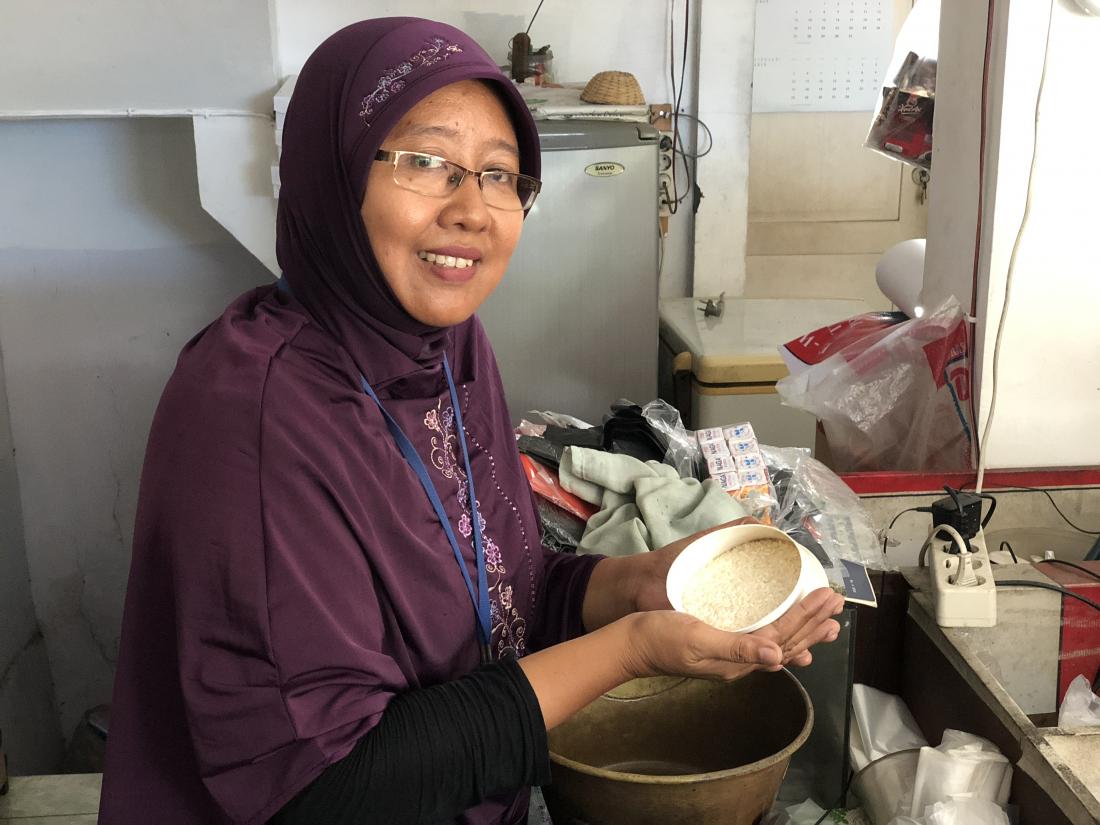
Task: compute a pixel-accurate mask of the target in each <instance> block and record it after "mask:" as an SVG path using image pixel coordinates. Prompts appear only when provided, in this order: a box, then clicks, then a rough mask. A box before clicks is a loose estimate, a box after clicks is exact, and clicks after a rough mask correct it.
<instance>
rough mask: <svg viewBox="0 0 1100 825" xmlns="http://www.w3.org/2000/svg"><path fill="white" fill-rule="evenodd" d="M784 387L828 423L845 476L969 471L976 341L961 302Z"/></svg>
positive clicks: (781, 389) (793, 402) (881, 335)
mask: <svg viewBox="0 0 1100 825" xmlns="http://www.w3.org/2000/svg"><path fill="white" fill-rule="evenodd" d="M876 335H877V337H876V338H874V339H873V340H872V341H871V342H870V344H869V345H868V343H867V342H866V341H863V340H861V341H857V342H855V344H852V345H851V346H849V347H845V348H844V349H842V350H841V351H840V352H838V353H836V354H835V355H832V356H830V357H829V358H826V359H825V360H824V361H822V362H821V363H819V364H815V365H813V366H810V367H807V368H806V369H805V370H803V371H801V372H799V373H797V374H792V375H788V376H787V377H785V378H783V379H781V380H780V381H779V382H778V383H777V384H776V391H777V392H778V393H779V395H780V396H781V398H782V400H783V403H784V404H786V405H787V406H790V407H795V408H796V409H800V410H805V411H806V412H809V413H812V414H813V415H815V416H817V418H818V419H820V421H821V423H822V426H823V427H824V429H825V435H826V436H827V438H828V442H829V449H830V451H831V453H832V456H833V466H834V467H835V468H836V469H837V471H838V472H851V471H859V470H881V469H890V470H911V471H919V472H943V471H952V470H968V469H969V468H970V466H971V440H972V432H973V427H972V423H971V420H970V334H969V327H968V326H967V323H966V319H965V318H964V316H963V312H962V309H961V308H960V307H959V304H958V302H957V301H956V300H955V299H954V297H949V298H948V300H947V301H945V302H944V304H943V305H942V306H940V307H939V308H938V309H936V310H935V311H934V312H931V313H929V314H927V315H924V316H922V317H921V318H914V319H912V320H909V321H905V322H903V323H901V324H897V325H896V326H892V327H889V328H887V329H884V330H882V331H880V332H878V333H876Z"/></svg>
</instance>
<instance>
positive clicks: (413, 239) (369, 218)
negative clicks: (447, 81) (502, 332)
mask: <svg viewBox="0 0 1100 825" xmlns="http://www.w3.org/2000/svg"><path fill="white" fill-rule="evenodd" d="M381 148H382V149H385V150H389V151H398V150H405V151H414V152H424V153H427V154H431V155H438V156H439V157H443V158H446V159H447V160H450V161H454V162H455V163H457V164H459V165H460V166H464V167H466V168H467V169H474V170H481V169H486V168H489V167H492V168H496V169H504V170H508V171H512V172H518V171H519V148H518V145H517V142H516V134H515V130H514V129H513V128H512V124H511V121H510V120H509V119H508V114H507V112H506V111H505V109H504V105H503V104H502V103H501V102H500V101H499V100H498V99H497V97H496V95H495V94H493V92H492V91H491V90H490V89H489V88H487V87H486V86H485V85H484V84H483V83H481V82H479V81H476V80H464V81H461V82H459V83H453V84H451V85H450V86H444V87H443V88H442V89H439V90H438V91H436V92H433V93H432V94H431V95H429V96H428V97H426V98H424V99H423V100H421V101H420V102H419V103H417V104H416V106H414V107H413V108H412V109H411V110H410V111H409V113H408V114H406V115H405V117H404V118H403V119H402V120H401V121H400V122H399V123H398V124H397V125H396V126H395V127H394V128H393V131H391V132H390V133H389V135H387V137H386V139H385V141H383V143H382V147H381ZM360 214H361V215H362V217H363V225H364V226H365V227H366V230H367V237H368V239H369V240H370V244H371V248H372V249H373V250H374V255H375V257H376V258H377V259H378V263H379V265H380V266H381V267H382V275H383V277H385V279H386V283H387V284H389V286H390V289H391V290H393V294H394V295H395V296H396V297H397V300H398V301H399V302H400V303H401V306H403V307H404V308H405V311H406V312H408V313H409V315H411V316H412V317H413V318H415V319H416V320H418V321H420V322H421V323H424V324H429V325H431V326H436V327H448V326H453V325H454V324H459V323H461V322H463V321H465V320H466V319H467V318H469V317H470V316H471V315H473V314H474V312H475V311H476V310H477V308H478V307H479V306H480V305H481V302H482V301H484V300H485V299H486V298H487V297H488V296H489V293H491V292H492V291H493V289H494V288H495V287H496V285H497V284H498V283H499V282H500V279H501V277H503V275H504V270H505V268H506V267H507V266H508V259H509V258H510V257H511V255H512V250H513V249H515V246H516V242H517V241H518V240H519V233H520V228H521V227H522V225H523V212H521V211H514V212H513V211H506V210H501V209H493V208H490V207H487V206H486V205H485V201H484V200H483V199H482V195H481V190H480V189H479V188H478V183H477V180H476V178H473V177H470V176H467V178H466V179H465V180H464V181H463V182H462V185H461V186H459V187H458V188H457V189H456V190H454V191H453V192H452V193H451V194H450V195H449V196H448V197H446V198H433V197H429V196H426V195H421V194H418V193H416V192H411V191H409V190H407V189H403V188H401V187H400V186H398V185H397V184H396V183H395V182H394V179H393V166H392V164H390V163H388V162H384V161H376V162H374V163H373V164H372V165H371V170H370V174H369V176H368V177H367V189H366V194H365V195H364V197H363V205H362V209H361V210H360ZM426 253H431V255H441V256H453V257H455V258H466V259H467V260H472V261H473V262H474V263H473V266H467V267H464V268H458V267H456V266H446V265H445V264H443V265H441V264H437V263H432V262H430V261H428V260H425V259H424V258H423V257H422V256H424V255H425V254H426ZM429 257H430V256H429Z"/></svg>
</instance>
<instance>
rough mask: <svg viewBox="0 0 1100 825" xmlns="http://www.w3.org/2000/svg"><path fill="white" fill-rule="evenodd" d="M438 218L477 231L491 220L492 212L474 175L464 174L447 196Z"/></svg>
mask: <svg viewBox="0 0 1100 825" xmlns="http://www.w3.org/2000/svg"><path fill="white" fill-rule="evenodd" d="M439 217H440V220H441V221H443V222H444V223H447V224H450V225H459V226H462V227H463V228H465V229H468V230H470V231H472V232H478V231H481V230H483V229H485V228H486V227H488V226H489V224H490V223H491V222H492V218H493V216H492V214H491V213H490V212H489V207H488V206H486V205H485V197H484V195H482V193H481V187H480V186H479V185H478V179H477V177H476V176H474V175H466V177H465V178H464V179H463V180H462V183H460V184H459V185H458V188H456V189H455V191H454V192H452V193H451V195H450V197H449V198H447V201H446V204H445V206H444V207H443V210H442V211H441V212H440V215H439Z"/></svg>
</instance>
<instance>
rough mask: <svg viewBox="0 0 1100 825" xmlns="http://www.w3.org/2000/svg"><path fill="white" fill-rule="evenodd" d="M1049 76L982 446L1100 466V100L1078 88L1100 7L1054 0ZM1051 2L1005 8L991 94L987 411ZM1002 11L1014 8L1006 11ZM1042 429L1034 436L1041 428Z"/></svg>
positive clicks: (1093, 45)
mask: <svg viewBox="0 0 1100 825" xmlns="http://www.w3.org/2000/svg"><path fill="white" fill-rule="evenodd" d="M1053 3H1054V16H1053V26H1052V31H1051V37H1050V48H1049V53H1048V54H1047V58H1046V71H1047V77H1046V81H1045V87H1044V89H1043V92H1042V102H1041V104H1040V106H1041V108H1040V116H1039V134H1038V143H1037V160H1036V166H1035V175H1034V181H1033V188H1032V207H1031V216H1030V219H1029V222H1028V224H1027V226H1026V228H1025V229H1024V232H1023V235H1022V236H1021V237H1020V243H1019V251H1018V256H1017V260H1016V262H1015V271H1014V273H1013V275H1012V286H1011V297H1010V302H1009V311H1008V317H1007V320H1006V325H1005V332H1004V341H1003V345H1002V350H1001V356H1000V361H1001V369H1000V373H999V376H998V385H999V386H998V390H997V408H996V412H995V414H994V417H993V430H992V433H991V434H990V436H989V440H988V442H987V443H986V444H985V445H984V449H985V450H986V454H987V455H988V462H989V466H991V467H1046V466H1079V465H1096V464H1100V438H1098V437H1097V432H1098V428H1100V327H1098V326H1097V324H1096V309H1097V307H1100V277H1098V275H1100V266H1098V265H1097V257H1096V233H1097V229H1098V227H1100V206H1098V202H1097V198H1096V192H1097V191H1098V188H1100V167H1098V166H1097V164H1096V163H1094V162H1092V160H1091V158H1090V156H1089V153H1088V150H1087V149H1086V148H1085V146H1084V145H1083V144H1082V140H1081V139H1082V136H1083V135H1090V134H1096V133H1097V131H1098V130H1100V108H1097V107H1096V106H1094V105H1092V103H1091V102H1090V101H1088V100H1087V99H1082V96H1081V92H1082V83H1084V82H1085V80H1084V79H1085V78H1087V77H1090V76H1092V75H1093V74H1094V73H1095V65H1096V52H1097V45H1098V44H1100V18H1096V17H1089V16H1087V15H1086V14H1085V13H1084V12H1082V11H1080V10H1078V8H1077V7H1076V5H1075V4H1074V3H1072V2H1070V0H1053ZM1049 9H1050V5H1049V0H1046V2H1037V1H1036V2H1027V3H1013V4H1011V5H1010V6H1009V8H1008V10H1007V23H1008V30H1007V43H1006V46H1005V49H1004V62H1003V67H1004V68H1003V85H1002V84H1001V83H998V84H997V88H998V89H1000V90H1002V91H1000V92H999V93H998V94H997V95H996V97H995V98H994V101H993V105H994V107H995V108H994V111H995V112H996V113H997V116H998V121H999V126H1000V129H999V140H998V142H997V144H996V146H995V147H994V152H995V154H994V159H995V163H996V177H995V179H994V180H992V181H991V182H990V188H992V187H994V186H995V190H994V191H992V192H991V191H990V188H987V197H989V200H990V204H991V206H992V215H991V218H992V220H991V221H990V222H989V223H988V224H987V226H986V233H985V235H984V237H983V247H984V249H983V257H982V261H981V269H980V278H979V290H978V292H979V303H978V312H977V315H978V324H977V332H976V337H977V340H978V344H979V347H978V363H979V365H980V371H979V373H978V386H979V387H980V396H979V398H980V409H981V413H980V418H981V420H982V422H983V426H984V421H985V418H986V416H987V415H988V410H989V405H990V402H991V397H992V390H993V375H992V367H993V349H994V339H995V337H996V331H997V324H998V321H999V318H1000V314H1001V309H1002V307H1003V303H1004V302H1003V296H1004V294H1005V282H1006V275H1007V273H1008V269H1009V264H1010V258H1011V256H1012V251H1013V247H1014V245H1015V244H1016V239H1017V233H1018V231H1019V229H1020V221H1021V218H1022V216H1023V209H1024V201H1025V198H1026V194H1027V180H1028V172H1029V167H1030V163H1031V157H1032V149H1033V146H1035V141H1034V140H1033V131H1034V122H1035V121H1034V113H1035V96H1036V94H1037V92H1038V88H1039V82H1040V77H1041V75H1042V70H1043V57H1044V52H1045V50H1046V42H1045V36H1046V30H1047V20H1048V14H1049ZM1001 19H1002V20H1004V19H1005V18H1004V17H1002V18H1001ZM1037 436H1038V437H1037Z"/></svg>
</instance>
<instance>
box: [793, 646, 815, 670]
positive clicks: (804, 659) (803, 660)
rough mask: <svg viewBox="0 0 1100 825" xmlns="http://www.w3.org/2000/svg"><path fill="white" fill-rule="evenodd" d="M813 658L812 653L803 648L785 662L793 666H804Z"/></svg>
mask: <svg viewBox="0 0 1100 825" xmlns="http://www.w3.org/2000/svg"><path fill="white" fill-rule="evenodd" d="M813 660H814V655H813V654H812V653H810V651H808V650H803V651H802V652H801V653H799V654H798V655H797V656H795V657H794V658H793V659H791V660H790V661H789V662H787V664H788V665H794V666H795V667H806V665H808V664H810V662H812V661H813Z"/></svg>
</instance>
